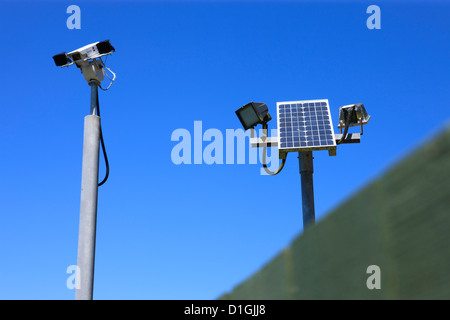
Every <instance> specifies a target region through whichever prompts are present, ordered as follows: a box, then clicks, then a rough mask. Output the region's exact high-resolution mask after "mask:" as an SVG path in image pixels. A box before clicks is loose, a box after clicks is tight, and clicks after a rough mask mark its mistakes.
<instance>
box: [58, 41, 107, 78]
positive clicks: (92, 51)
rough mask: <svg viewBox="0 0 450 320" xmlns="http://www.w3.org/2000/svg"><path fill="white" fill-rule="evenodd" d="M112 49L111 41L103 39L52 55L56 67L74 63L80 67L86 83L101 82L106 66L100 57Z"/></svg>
mask: <svg viewBox="0 0 450 320" xmlns="http://www.w3.org/2000/svg"><path fill="white" fill-rule="evenodd" d="M114 51H116V50H115V49H114V47H113V46H112V45H111V42H109V40H105V41H101V42H95V43H91V44H88V45H87V46H84V47H82V48H79V49H77V50H74V51H72V52H69V53H65V52H62V53H59V54H57V55H55V56H53V60H54V61H55V64H56V66H58V67H67V66H70V65H72V64H74V63H75V64H76V66H77V67H78V68H80V69H81V73H83V76H84V78H85V79H86V81H87V82H88V83H89V81H91V80H96V81H98V82H102V81H103V79H104V78H105V70H104V68H106V66H104V65H103V61H102V60H101V59H100V58H101V57H102V56H105V55H108V54H111V53H112V52H114ZM108 70H109V69H108ZM111 72H112V71H111ZM112 81H114V80H112Z"/></svg>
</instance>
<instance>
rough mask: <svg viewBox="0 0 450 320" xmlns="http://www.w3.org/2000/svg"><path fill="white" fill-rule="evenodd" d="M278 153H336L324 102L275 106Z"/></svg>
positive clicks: (293, 102)
mask: <svg viewBox="0 0 450 320" xmlns="http://www.w3.org/2000/svg"><path fill="white" fill-rule="evenodd" d="M277 115H278V117H277V122H278V137H279V143H278V150H279V152H280V153H287V152H290V151H313V150H332V149H334V150H335V149H336V140H335V137H334V131H333V123H332V121H331V115H330V108H329V105H328V100H327V99H322V100H306V101H289V102H277Z"/></svg>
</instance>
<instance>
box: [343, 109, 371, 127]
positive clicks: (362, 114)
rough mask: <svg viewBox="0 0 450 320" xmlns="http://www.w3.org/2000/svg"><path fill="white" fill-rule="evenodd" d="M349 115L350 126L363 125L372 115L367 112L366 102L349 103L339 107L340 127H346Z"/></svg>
mask: <svg viewBox="0 0 450 320" xmlns="http://www.w3.org/2000/svg"><path fill="white" fill-rule="evenodd" d="M349 113H350V114H349ZM347 116H349V117H350V122H349V124H348V126H349V127H356V126H362V125H365V124H367V123H368V122H369V120H370V116H369V115H368V114H367V111H366V109H365V108H364V104H362V103H356V104H349V105H346V106H342V107H340V108H339V126H338V128H344V127H345V122H346V120H347Z"/></svg>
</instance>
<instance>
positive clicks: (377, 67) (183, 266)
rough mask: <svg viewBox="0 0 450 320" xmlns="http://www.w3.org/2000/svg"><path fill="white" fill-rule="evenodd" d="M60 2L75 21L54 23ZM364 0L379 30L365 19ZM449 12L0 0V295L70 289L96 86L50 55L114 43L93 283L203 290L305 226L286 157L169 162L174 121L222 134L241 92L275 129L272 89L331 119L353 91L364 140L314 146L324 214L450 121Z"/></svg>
mask: <svg viewBox="0 0 450 320" xmlns="http://www.w3.org/2000/svg"><path fill="white" fill-rule="evenodd" d="M71 4H77V5H79V6H80V9H81V29H80V30H69V29H68V28H67V27H66V20H67V18H68V17H69V14H67V13H66V8H67V7H68V6H69V5H71ZM371 4H377V5H379V7H380V9H381V29H380V30H369V29H368V28H367V27H366V20H367V18H368V17H369V14H367V13H366V9H367V7H368V6H369V5H371ZM449 14H450V6H449V5H448V4H446V3H444V2H443V1H442V2H438V1H435V2H433V1H427V2H425V1H424V2H420V1H416V2H413V3H409V2H406V1H404V2H403V1H397V2H396V1H379V2H372V1H370V2H368V1H354V2H351V1H343V2H323V1H321V2H318V3H312V2H301V1H286V2H279V3H278V2H275V1H273V2H271V1H263V2H256V1H247V2H240V1H232V2H225V1H224V2H218V1H212V2H206V1H195V2H191V1H184V2H181V1H180V2H175V1H169V2H158V1H157V2H145V1H138V2H131V3H130V2H128V1H127V2H125V1H113V2H108V1H97V2H95V1H89V2H87V1H78V2H67V1H61V2H56V1H53V2H40V3H34V2H20V1H7V2H1V3H0V30H1V32H0V46H1V50H0V57H1V61H2V70H1V72H0V85H1V109H2V113H1V116H0V244H1V245H0V256H1V263H0V276H1V278H0V299H73V298H74V291H72V290H69V289H68V288H67V287H66V280H67V278H68V276H69V274H67V273H66V269H67V267H68V266H70V265H74V264H76V257H77V241H78V219H79V201H80V184H81V156H82V142H83V117H84V116H85V115H87V114H88V112H89V101H90V90H89V86H88V85H87V83H86V82H85V80H84V78H83V76H82V75H81V74H80V72H79V70H78V69H77V68H76V67H74V66H71V67H70V68H64V69H61V68H57V67H56V66H55V65H54V63H53V60H52V56H53V55H55V54H57V53H60V52H62V51H67V52H69V51H72V50H74V49H76V48H79V47H82V46H84V45H86V44H89V43H92V42H96V41H101V40H105V39H110V40H111V42H112V44H113V46H114V47H115V48H116V50H117V52H116V53H114V54H113V55H112V56H110V57H109V58H108V61H107V64H108V66H109V67H110V68H111V69H112V70H113V71H114V72H116V73H117V80H116V82H115V83H114V84H113V86H112V87H111V89H110V90H109V91H107V92H103V91H100V92H99V95H100V105H101V110H102V127H103V135H104V138H105V143H106V148H107V152H108V156H109V160H110V166H111V172H110V178H109V180H108V182H107V183H106V184H105V185H103V186H102V187H100V188H99V196H98V197H99V205H98V219H97V248H96V250H97V251H96V264H95V285H94V298H95V299H215V298H217V297H219V296H220V295H221V294H223V293H226V292H228V291H230V290H231V289H232V288H233V287H234V286H235V285H237V284H239V283H240V282H241V281H243V280H245V279H246V278H247V277H248V276H250V275H251V274H252V273H254V272H255V271H257V270H258V269H259V268H260V267H261V266H263V265H264V264H265V263H266V262H268V261H269V260H270V259H271V258H272V257H273V256H275V255H276V254H277V253H278V252H279V251H280V250H282V249H283V248H284V247H285V246H287V245H289V243H290V242H291V241H292V240H293V239H294V238H295V237H296V236H297V235H298V234H300V233H301V232H302V213H301V194H300V176H299V173H298V160H297V158H296V155H295V154H290V155H289V156H288V160H287V162H286V166H285V168H284V169H283V171H282V172H281V173H280V174H279V175H277V176H263V175H260V167H261V165H260V164H248V163H247V164H222V165H219V164H213V165H207V164H196V165H194V164H191V165H183V164H182V165H175V164H174V163H173V162H172V160H171V150H172V148H173V147H174V146H175V145H176V144H177V142H174V141H171V135H172V132H173V131H174V130H176V129H178V128H184V129H187V130H188V131H190V132H191V134H193V132H194V121H202V126H203V131H205V130H207V129H210V128H214V129H218V130H220V131H221V132H223V134H224V136H225V130H226V129H237V128H240V123H239V120H238V119H237V117H236V116H235V113H234V112H235V110H236V109H238V108H239V107H240V106H242V105H243V104H245V103H247V102H249V101H262V102H265V103H266V104H267V105H268V106H269V112H270V113H271V114H272V116H273V117H274V120H272V122H270V123H269V128H276V121H275V117H276V102H277V101H292V100H308V99H329V102H330V109H331V112H332V116H333V120H334V123H335V126H336V124H337V117H338V108H339V106H341V105H345V104H350V103H356V102H363V103H364V104H365V106H366V108H367V110H368V112H369V114H370V115H371V116H372V119H371V122H370V124H369V125H368V126H366V127H365V130H364V135H363V136H362V141H361V144H359V145H344V146H339V148H338V150H337V156H336V157H329V156H328V153H327V152H326V151H319V152H315V153H314V156H315V162H314V166H315V172H314V184H315V201H316V217H317V220H318V221H319V223H320V220H321V219H324V218H325V217H326V216H327V214H328V213H330V211H331V210H332V209H333V208H335V207H336V206H338V205H339V204H340V203H342V202H343V201H345V200H346V199H348V198H349V197H351V195H353V194H354V193H355V192H357V191H358V190H359V189H360V188H362V187H364V186H365V185H366V184H367V183H370V182H371V181H373V180H374V179H376V178H377V177H378V176H379V175H380V174H383V172H385V171H386V169H387V168H389V167H390V166H391V165H393V164H395V163H396V162H397V161H399V160H400V159H401V158H402V157H404V156H406V155H407V154H408V153H409V152H411V151H412V150H414V148H416V147H417V146H419V145H420V144H421V143H423V142H424V141H426V139H427V138H429V137H430V136H432V135H433V134H435V133H436V132H438V131H439V130H440V129H442V128H443V126H444V125H445V124H446V123H448V122H447V121H448V119H449V116H448V111H449V102H450V97H449V94H448V92H449V91H448V89H449V78H448V74H449V72H450V64H449V60H448V52H450V41H449V40H450V39H449V34H450V22H449V21H448V17H449ZM105 82H107V81H105ZM335 130H336V127H335ZM208 143H209V142H203V148H205V146H206V145H208ZM247 151H248V150H247ZM224 156H225V155H224ZM104 170H105V169H104V165H103V162H102V159H101V160H100V176H101V177H102V176H103V174H104ZM348 172H351V173H352V175H351V177H350V179H346V174H347V173H348ZM361 210H364V208H361Z"/></svg>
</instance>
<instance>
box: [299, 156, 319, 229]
mask: <svg viewBox="0 0 450 320" xmlns="http://www.w3.org/2000/svg"><path fill="white" fill-rule="evenodd" d="M298 159H299V167H300V176H301V181H302V207H303V229H305V228H307V227H308V226H310V225H314V224H315V223H316V216H315V212H314V185H313V172H314V170H313V159H314V158H313V156H312V151H306V152H299V153H298Z"/></svg>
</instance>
